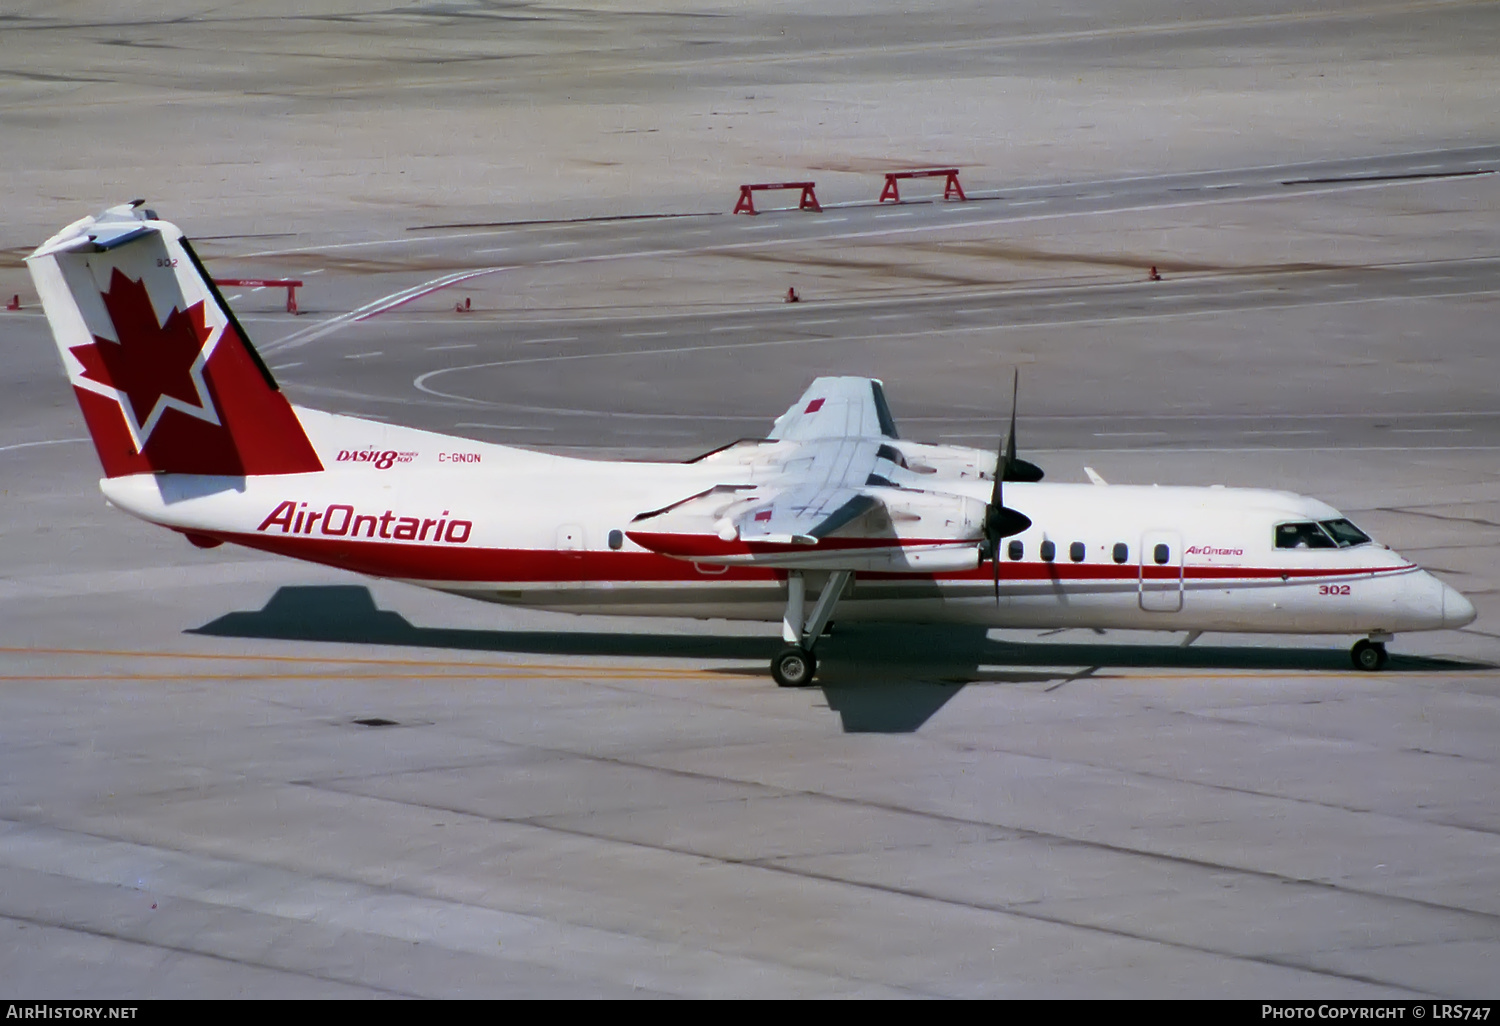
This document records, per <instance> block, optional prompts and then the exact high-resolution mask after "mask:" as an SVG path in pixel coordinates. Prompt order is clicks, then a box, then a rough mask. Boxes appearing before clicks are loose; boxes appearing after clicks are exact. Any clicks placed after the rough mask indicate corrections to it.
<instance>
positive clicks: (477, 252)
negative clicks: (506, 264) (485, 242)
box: [474, 246, 510, 256]
mask: <svg viewBox="0 0 1500 1026" xmlns="http://www.w3.org/2000/svg"><path fill="white" fill-rule="evenodd" d="M509 251H510V247H509V246H491V247H490V248H488V249H476V250H475V251H474V255H475V256H487V255H489V254H490V253H507V252H509Z"/></svg>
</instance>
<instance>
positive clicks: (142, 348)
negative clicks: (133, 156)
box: [26, 201, 323, 477]
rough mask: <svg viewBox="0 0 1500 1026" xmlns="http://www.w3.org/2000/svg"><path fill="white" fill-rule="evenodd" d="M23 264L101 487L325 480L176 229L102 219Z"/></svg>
mask: <svg viewBox="0 0 1500 1026" xmlns="http://www.w3.org/2000/svg"><path fill="white" fill-rule="evenodd" d="M26 262H27V265H28V266H29V268H30V270H31V276H32V279H33V281H35V283H36V287H37V292H38V293H39V294H40V296H41V300H42V307H43V309H44V310H45V311H46V314H47V320H48V322H49V324H50V325H51V327H52V335H53V338H54V339H55V341H56V342H57V348H58V351H59V353H60V355H61V356H62V361H63V367H64V369H65V370H66V371H67V373H68V378H69V380H70V381H71V383H72V385H73V393H74V395H75V396H76V397H77V399H78V405H79V406H80V408H81V409H82V410H83V417H84V421H85V422H86V423H87V424H88V428H89V434H90V435H92V436H93V440H94V447H95V449H96V450H97V451H98V453H99V461H100V462H101V463H102V464H103V466H104V473H105V475H106V476H108V477H122V476H125V475H128V474H141V473H153V472H155V473H172V474H213V475H227V476H245V475H253V474H299V473H306V472H310V471H318V470H322V469H323V466H322V463H321V462H320V461H319V460H318V456H317V453H316V452H315V451H314V449H313V447H312V444H311V443H310V442H309V441H308V439H307V435H306V434H305V433H304V432H303V429H302V425H301V423H300V422H299V421H298V420H297V415H296V413H295V412H293V410H292V407H291V404H290V403H289V402H287V400H286V397H285V396H283V395H282V394H281V391H280V389H279V388H278V387H277V385H276V381H275V379H274V378H273V377H272V376H271V372H270V371H269V370H268V369H267V368H266V366H265V364H264V363H263V362H261V359H260V357H259V355H257V354H256V352H255V350H254V348H252V347H251V345H250V341H249V339H248V337H247V336H246V335H245V332H244V329H243V328H241V327H240V324H239V322H238V321H237V320H236V319H235V317H234V314H233V313H232V312H231V311H230V309H229V307H228V305H227V304H226V303H225V302H224V300H223V297H222V296H220V295H219V292H218V289H216V288H215V287H214V284H213V281H212V279H210V278H209V276H208V274H207V272H206V271H205V270H204V268H203V265H202V264H201V262H200V261H199V260H198V257H197V255H196V254H195V253H194V252H193V250H192V247H191V246H190V245H189V244H188V242H187V240H186V239H185V238H183V236H182V232H181V231H179V230H178V228H177V227H176V226H175V225H172V224H169V223H167V222H165V221H161V220H158V219H157V217H156V214H155V213H154V212H153V211H150V210H146V209H144V208H143V207H142V206H141V204H140V201H136V202H135V203H132V204H127V205H124V206H118V207H111V208H110V209H109V210H106V211H104V212H103V213H102V214H99V215H97V216H95V217H86V218H83V219H82V220H80V221H77V222H75V223H73V224H71V225H69V226H68V227H67V228H64V229H63V230H62V231H61V232H59V233H58V234H57V235H55V236H53V237H52V238H51V239H49V240H48V241H47V242H46V243H44V244H43V245H42V246H41V247H40V248H39V249H38V250H37V251H36V252H34V253H32V254H31V256H29V257H27V260H26ZM163 314H164V315H163Z"/></svg>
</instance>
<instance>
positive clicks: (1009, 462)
mask: <svg viewBox="0 0 1500 1026" xmlns="http://www.w3.org/2000/svg"><path fill="white" fill-rule="evenodd" d="M1020 394H1021V368H1019V367H1017V368H1015V376H1014V377H1012V378H1011V380H1010V430H1009V431H1007V432H1006V433H1005V475H1004V476H1006V477H1009V476H1010V468H1011V467H1012V466H1013V465H1014V464H1015V462H1016V398H1017V397H1018V396H1019V395H1020Z"/></svg>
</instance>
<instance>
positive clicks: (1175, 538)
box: [1140, 531, 1182, 613]
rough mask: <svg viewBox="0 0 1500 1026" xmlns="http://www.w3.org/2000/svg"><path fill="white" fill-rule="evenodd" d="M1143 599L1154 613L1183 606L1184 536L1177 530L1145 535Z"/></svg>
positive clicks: (1168, 611) (1144, 606) (1142, 579)
mask: <svg viewBox="0 0 1500 1026" xmlns="http://www.w3.org/2000/svg"><path fill="white" fill-rule="evenodd" d="M1140 553H1141V566H1140V571H1141V574H1140V601H1141V608H1142V609H1144V610H1146V611H1147V612H1152V613H1175V612H1177V611H1178V610H1180V609H1181V608H1182V536H1181V535H1179V534H1178V533H1177V532H1176V531H1147V532H1146V533H1145V534H1143V535H1141V548H1140Z"/></svg>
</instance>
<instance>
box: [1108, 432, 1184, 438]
mask: <svg viewBox="0 0 1500 1026" xmlns="http://www.w3.org/2000/svg"><path fill="white" fill-rule="evenodd" d="M1166 435H1167V433H1166V432H1165V431H1095V432H1094V437H1095V438H1165V437H1166Z"/></svg>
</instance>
